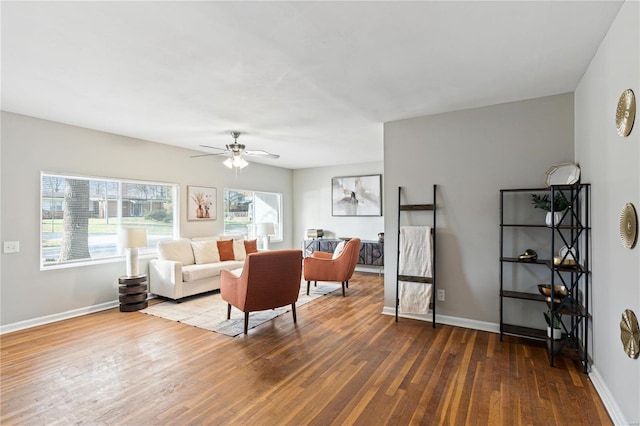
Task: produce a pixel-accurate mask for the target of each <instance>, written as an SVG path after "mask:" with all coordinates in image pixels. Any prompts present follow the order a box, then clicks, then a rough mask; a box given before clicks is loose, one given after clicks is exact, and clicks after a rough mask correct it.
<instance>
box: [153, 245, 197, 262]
mask: <svg viewBox="0 0 640 426" xmlns="http://www.w3.org/2000/svg"><path fill="white" fill-rule="evenodd" d="M158 258H159V259H161V260H173V261H174V262H180V263H182V266H188V265H193V264H194V263H195V259H194V257H193V249H192V248H191V241H190V240H188V239H187V238H179V239H177V240H170V241H160V242H158Z"/></svg>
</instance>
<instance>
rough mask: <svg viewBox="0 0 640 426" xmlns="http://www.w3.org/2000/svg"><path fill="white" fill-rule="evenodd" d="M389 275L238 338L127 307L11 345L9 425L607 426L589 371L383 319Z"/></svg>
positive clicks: (2, 417) (486, 338) (12, 336)
mask: <svg viewBox="0 0 640 426" xmlns="http://www.w3.org/2000/svg"><path fill="white" fill-rule="evenodd" d="M382 286H383V284H382V278H379V277H378V276H377V275H375V274H358V273H357V274H356V275H355V276H354V278H353V280H352V281H351V282H350V286H349V287H350V288H349V290H348V293H347V297H346V298H343V297H342V296H340V294H339V293H340V292H337V293H335V294H330V295H328V296H325V297H321V298H320V299H317V300H316V301H314V302H311V303H309V304H307V305H304V306H301V307H299V308H298V323H297V326H294V325H293V322H292V319H291V315H290V314H287V315H284V316H281V317H278V318H276V319H275V320H273V321H270V322H268V323H265V324H263V325H261V326H259V327H257V328H255V329H253V330H250V331H249V335H248V336H242V335H241V336H238V337H236V338H230V337H227V336H224V335H221V334H217V333H214V332H209V331H205V330H201V329H197V328H194V327H190V326H187V325H183V324H180V323H176V322H172V321H168V320H164V319H161V318H157V317H153V316H150V315H145V314H142V313H140V312H132V313H121V312H119V311H118V310H117V309H112V310H109V311H104V312H100V313H96V314H92V315H86V316H83V317H80V318H75V319H71V320H67V321H61V322H58V323H55V324H50V325H46V326H41V327H36V328H32V329H29V330H24V331H19V332H14V333H9V334H6V335H4V336H2V341H1V346H2V347H1V356H2V358H1V379H2V382H1V413H0V423H1V424H2V425H13V424H19V425H44V424H47V425H49V424H71V423H76V424H109V425H125V424H128V425H134V424H135V425H152V424H163V425H164V424H168V425H171V424H174V425H185V424H238V425H240V424H242V425H285V424H291V425H302V424H311V425H328V424H361V425H378V424H392V425H404V424H426V425H429V424H433V425H443V424H444V425H466V424H471V425H475V424H477V425H487V424H496V425H521V424H532V425H552V424H557V425H570V424H575V425H588V424H593V425H595V424H597V425H607V424H611V421H610V419H609V417H608V416H607V413H606V411H605V409H604V407H603V404H602V402H601V401H600V399H599V397H598V395H597V393H596V392H595V390H594V387H593V385H592V384H591V382H590V381H589V379H588V376H586V375H584V374H582V373H581V369H580V366H579V365H578V364H576V363H574V362H572V361H569V360H565V359H560V360H559V362H557V365H556V367H550V366H549V364H548V361H547V356H546V351H545V348H544V347H542V346H536V345H531V344H526V343H523V342H519V341H515V340H512V341H511V342H500V341H499V336H498V335H497V334H493V333H487V332H481V331H475V330H469V329H464V328H457V327H451V326H446V325H439V326H438V327H437V328H436V329H432V328H431V325H430V324H429V323H423V322H419V321H412V320H407V319H401V320H400V322H399V323H395V322H394V318H393V317H389V316H385V315H381V311H382V299H383V290H382Z"/></svg>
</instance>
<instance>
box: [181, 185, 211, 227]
mask: <svg viewBox="0 0 640 426" xmlns="http://www.w3.org/2000/svg"><path fill="white" fill-rule="evenodd" d="M217 205H218V203H217V198H216V189H215V188H209V187H206V186H192V185H188V186H187V220H188V221H199V220H216V219H217V218H216V211H217Z"/></svg>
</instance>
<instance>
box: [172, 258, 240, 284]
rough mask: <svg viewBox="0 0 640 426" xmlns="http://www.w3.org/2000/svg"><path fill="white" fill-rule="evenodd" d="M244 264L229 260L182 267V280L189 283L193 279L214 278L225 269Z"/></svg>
mask: <svg viewBox="0 0 640 426" xmlns="http://www.w3.org/2000/svg"><path fill="white" fill-rule="evenodd" d="M243 265H244V262H241V261H235V260H233V261H228V262H217V263H206V264H202V265H189V266H186V267H183V268H182V281H184V282H186V283H188V282H191V281H197V280H201V279H203V278H212V277H217V276H219V275H220V271H222V270H223V269H229V270H232V269H236V268H239V267H241V266H243Z"/></svg>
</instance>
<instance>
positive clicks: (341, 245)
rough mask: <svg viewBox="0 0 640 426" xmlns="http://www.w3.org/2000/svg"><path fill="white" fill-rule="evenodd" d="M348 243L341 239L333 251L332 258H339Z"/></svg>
mask: <svg viewBox="0 0 640 426" xmlns="http://www.w3.org/2000/svg"><path fill="white" fill-rule="evenodd" d="M345 245H346V243H345V242H344V241H340V242H339V243H338V245H337V246H336V249H335V250H334V252H333V256H331V258H332V259H337V258H338V257H339V256H340V255H341V254H342V252H343V251H344V246H345Z"/></svg>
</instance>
